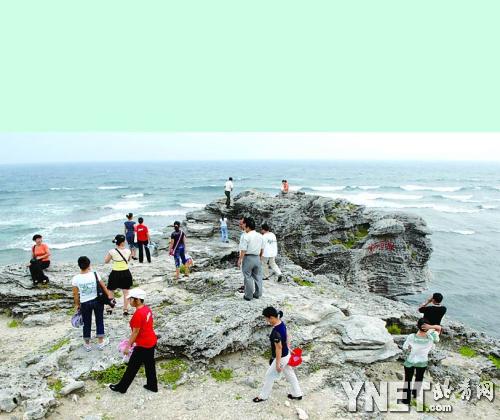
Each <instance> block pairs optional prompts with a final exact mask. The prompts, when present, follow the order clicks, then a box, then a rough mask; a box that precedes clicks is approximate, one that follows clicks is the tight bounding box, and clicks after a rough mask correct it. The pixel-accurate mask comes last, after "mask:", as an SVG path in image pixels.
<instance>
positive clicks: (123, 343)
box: [118, 339, 135, 362]
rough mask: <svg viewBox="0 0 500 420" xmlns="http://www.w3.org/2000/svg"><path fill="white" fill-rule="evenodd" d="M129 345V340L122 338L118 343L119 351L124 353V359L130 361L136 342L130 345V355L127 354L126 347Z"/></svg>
mask: <svg viewBox="0 0 500 420" xmlns="http://www.w3.org/2000/svg"><path fill="white" fill-rule="evenodd" d="M127 347H128V340H127V339H125V340H122V341H120V344H118V351H119V352H120V353H121V354H122V355H123V361H124V362H128V361H129V359H130V356H132V352H133V351H134V348H135V343H134V344H132V346H131V347H130V350H129V352H128V355H126V354H125V349H126V348H127Z"/></svg>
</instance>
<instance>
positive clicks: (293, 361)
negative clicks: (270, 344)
mask: <svg viewBox="0 0 500 420" xmlns="http://www.w3.org/2000/svg"><path fill="white" fill-rule="evenodd" d="M301 364H302V349H301V348H299V347H297V348H295V349H293V350H292V354H291V356H290V359H289V360H288V365H289V366H292V367H297V366H300V365H301Z"/></svg>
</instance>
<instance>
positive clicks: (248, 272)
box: [238, 217, 264, 301]
mask: <svg viewBox="0 0 500 420" xmlns="http://www.w3.org/2000/svg"><path fill="white" fill-rule="evenodd" d="M243 227H244V229H245V235H243V237H242V240H241V245H240V257H239V259H238V267H241V268H242V271H243V280H244V293H245V295H244V296H243V299H245V300H248V301H250V300H252V298H255V299H258V298H260V297H261V296H262V264H261V262H260V257H262V250H263V248H264V242H263V240H262V235H261V234H260V233H257V232H256V231H255V221H254V220H253V219H252V218H251V217H244V218H243Z"/></svg>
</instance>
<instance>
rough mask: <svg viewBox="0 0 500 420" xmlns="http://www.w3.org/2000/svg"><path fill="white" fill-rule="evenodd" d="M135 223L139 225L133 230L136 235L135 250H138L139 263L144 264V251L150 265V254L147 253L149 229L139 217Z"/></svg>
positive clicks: (149, 238)
mask: <svg viewBox="0 0 500 420" xmlns="http://www.w3.org/2000/svg"><path fill="white" fill-rule="evenodd" d="M137 221H138V222H139V224H138V225H136V226H135V228H134V229H135V233H136V235H137V248H139V262H140V263H143V262H144V250H145V251H146V258H147V260H148V263H151V252H150V251H149V242H150V241H151V237H150V236H149V229H148V227H147V226H146V225H145V224H144V219H143V218H142V217H139V218H138V219H137Z"/></svg>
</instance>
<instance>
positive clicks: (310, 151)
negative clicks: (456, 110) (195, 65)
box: [0, 133, 500, 164]
mask: <svg viewBox="0 0 500 420" xmlns="http://www.w3.org/2000/svg"><path fill="white" fill-rule="evenodd" d="M0 145H1V148H0V150H1V153H0V164H18V163H53V162H57V163H61V162H110V161H118V162H120V161H167V160H417V161H436V160H447V161H462V160H467V161H498V162H500V133H74V134H70V133H68V134H64V133H55V134H49V133H32V134H30V133H25V134H23V133H13V134H8V133H0Z"/></svg>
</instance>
